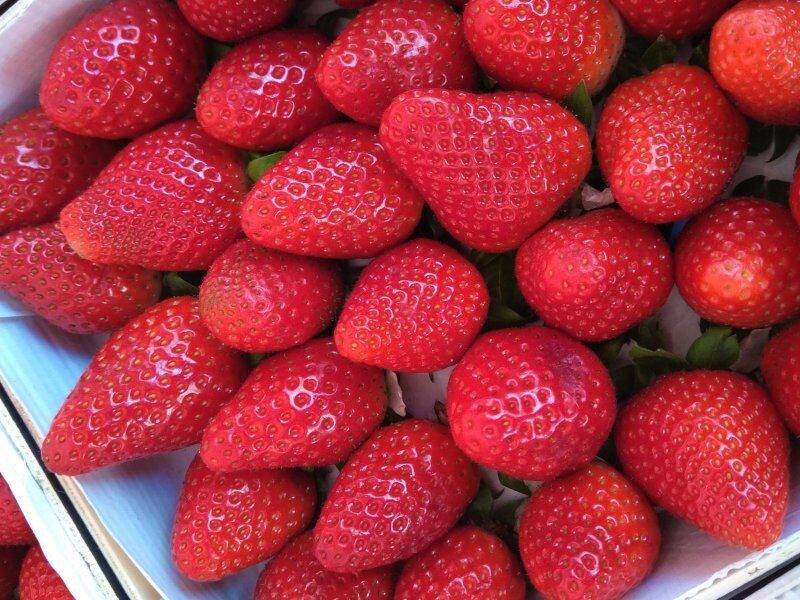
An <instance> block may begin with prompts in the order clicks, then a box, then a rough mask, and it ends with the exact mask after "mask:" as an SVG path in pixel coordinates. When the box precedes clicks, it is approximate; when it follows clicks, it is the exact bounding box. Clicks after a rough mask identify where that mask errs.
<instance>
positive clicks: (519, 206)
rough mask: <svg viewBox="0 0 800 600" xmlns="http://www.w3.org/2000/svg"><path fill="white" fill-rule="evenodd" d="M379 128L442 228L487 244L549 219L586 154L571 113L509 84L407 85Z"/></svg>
mask: <svg viewBox="0 0 800 600" xmlns="http://www.w3.org/2000/svg"><path fill="white" fill-rule="evenodd" d="M512 119H513V122H512ZM510 122H512V123H513V125H510ZM380 138H381V142H382V143H383V146H384V147H385V148H386V150H387V151H388V152H389V156H390V157H391V158H392V160H393V161H394V162H395V164H396V165H397V166H398V167H399V168H400V170H401V171H402V172H404V173H405V174H406V176H407V177H408V178H409V179H410V180H411V183H413V184H414V186H415V187H416V188H417V189H418V190H419V191H420V193H421V194H422V195H423V197H424V198H425V200H426V201H427V202H428V204H429V205H430V207H431V208H432V209H433V211H434V213H436V216H437V217H438V218H439V221H440V222H441V223H442V225H443V226H444V228H445V229H447V230H448V231H449V232H450V233H451V234H452V235H453V237H455V238H456V239H457V240H458V241H460V242H462V243H464V244H466V245H467V246H469V247H471V248H475V249H478V250H484V251H487V252H505V251H506V250H511V249H513V248H516V247H518V246H519V245H520V244H522V242H524V241H525V240H526V239H527V238H528V237H530V235H531V234H532V233H533V232H534V231H536V230H537V229H539V227H541V226H542V225H544V224H545V223H546V222H547V221H549V220H550V219H551V218H552V216H553V215H554V214H555V212H556V211H557V210H558V208H559V207H560V206H561V204H563V202H564V201H565V200H567V198H569V196H570V195H571V194H572V193H573V192H574V191H575V190H576V189H577V187H578V186H579V185H580V183H581V182H582V181H583V179H584V177H585V176H586V174H587V173H588V172H589V167H590V165H591V160H592V159H591V154H592V153H591V146H590V143H589V137H588V134H587V132H586V128H585V127H584V126H583V125H581V123H580V122H579V121H578V120H577V119H576V118H575V117H573V116H572V114H570V113H568V112H567V111H566V110H564V109H563V108H561V107H560V106H559V105H558V104H556V103H555V102H552V101H551V100H547V99H545V98H542V97H541V96H538V95H536V94H523V93H519V92H510V93H507V92H499V93H494V94H469V93H466V92H456V91H452V90H435V89H434V90H415V91H413V92H408V93H406V94H403V95H401V96H400V97H398V98H397V99H396V100H395V101H394V102H392V105H391V106H390V107H389V108H388V109H387V110H386V113H385V114H384V116H383V121H382V122H381V131H380ZM476 149H480V150H477V151H476Z"/></svg>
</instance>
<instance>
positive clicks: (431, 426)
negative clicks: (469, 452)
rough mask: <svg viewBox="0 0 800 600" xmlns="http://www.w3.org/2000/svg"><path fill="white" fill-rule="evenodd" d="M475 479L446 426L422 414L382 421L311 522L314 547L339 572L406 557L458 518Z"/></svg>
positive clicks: (475, 473) (473, 490)
mask: <svg viewBox="0 0 800 600" xmlns="http://www.w3.org/2000/svg"><path fill="white" fill-rule="evenodd" d="M478 479H479V478H478V471H477V469H476V468H475V467H474V466H473V465H472V463H470V462H469V459H467V457H466V456H464V455H463V454H462V453H461V451H460V450H459V449H458V447H457V446H456V445H455V444H454V443H453V440H452V439H451V438H450V436H449V435H448V432H447V428H445V427H443V426H441V425H438V424H436V423H431V422H430V421H423V420H420V419H408V420H406V421H401V422H399V423H395V424H394V425H389V426H387V427H383V428H382V429H379V430H378V431H377V432H375V433H374V434H373V435H372V436H371V437H370V438H369V439H368V440H367V441H366V442H364V445H363V446H361V448H359V449H358V450H357V451H356V452H355V454H353V456H351V457H350V460H349V461H348V462H347V463H346V464H345V466H344V469H342V472H341V474H340V475H339V477H338V479H337V480H336V482H335V483H334V484H333V488H332V489H331V492H330V494H329V495H328V499H327V500H326V501H325V504H323V506H322V512H321V513H320V516H319V520H318V521H317V525H316V527H315V529H314V554H315V555H316V557H317V560H319V562H320V563H322V566H323V567H325V568H326V569H329V570H331V571H337V572H342V573H348V572H354V571H362V570H364V569H372V568H375V567H380V566H383V565H388V564H391V563H393V562H396V561H398V560H403V559H406V558H409V557H410V556H413V555H414V554H416V553H417V552H419V551H420V550H422V549H423V548H425V547H426V546H428V545H430V544H431V543H432V542H434V541H435V540H437V539H438V538H439V537H441V536H442V535H443V534H444V533H445V532H446V531H447V530H448V529H450V528H451V527H452V526H453V525H454V524H455V522H456V521H457V520H458V518H459V517H460V516H461V515H462V513H463V512H464V510H465V509H466V508H467V505H468V504H469V502H470V500H472V497H473V496H474V495H475V493H476V492H477V491H478Z"/></svg>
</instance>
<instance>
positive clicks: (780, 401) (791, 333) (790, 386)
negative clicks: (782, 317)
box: [761, 323, 800, 436]
mask: <svg viewBox="0 0 800 600" xmlns="http://www.w3.org/2000/svg"><path fill="white" fill-rule="evenodd" d="M761 373H762V375H763V376H764V382H765V383H766V386H767V389H768V390H769V395H770V399H771V400H772V402H773V403H774V404H775V406H776V408H777V409H778V412H779V413H780V415H781V416H782V417H783V422H784V423H786V426H787V427H788V428H789V430H790V431H791V432H792V433H793V434H794V435H797V436H800V323H795V324H794V325H792V326H791V327H789V328H788V329H784V330H783V331H781V332H779V333H778V334H777V335H776V336H775V337H773V338H772V339H770V340H769V342H768V343H767V346H766V348H764V354H763V355H762V357H761Z"/></svg>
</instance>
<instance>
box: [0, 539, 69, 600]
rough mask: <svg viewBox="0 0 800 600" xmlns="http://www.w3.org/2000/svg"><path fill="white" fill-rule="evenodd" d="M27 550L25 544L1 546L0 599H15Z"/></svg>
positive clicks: (54, 599) (55, 599)
mask: <svg viewBox="0 0 800 600" xmlns="http://www.w3.org/2000/svg"><path fill="white" fill-rule="evenodd" d="M27 551H28V549H27V548H26V547H25V546H4V547H0V600H13V598H14V597H15V596H14V591H15V590H16V589H17V585H18V583H19V571H20V568H21V567H22V560H23V559H24V558H25V554H26V553H27ZM50 600H58V599H57V598H53V599H50Z"/></svg>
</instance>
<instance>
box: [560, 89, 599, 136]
mask: <svg viewBox="0 0 800 600" xmlns="http://www.w3.org/2000/svg"><path fill="white" fill-rule="evenodd" d="M564 106H565V107H566V108H567V109H569V110H570V111H572V113H573V114H574V115H575V116H576V117H578V120H579V121H580V122H581V123H583V124H584V125H586V128H587V129H588V128H589V127H591V126H592V119H593V118H594V106H593V105H592V97H591V96H590V95H589V88H588V87H586V82H585V81H581V82H580V83H579V84H578V87H576V88H575V89H574V90H573V91H572V93H571V94H570V95H569V96H567V97H566V98H564Z"/></svg>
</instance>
